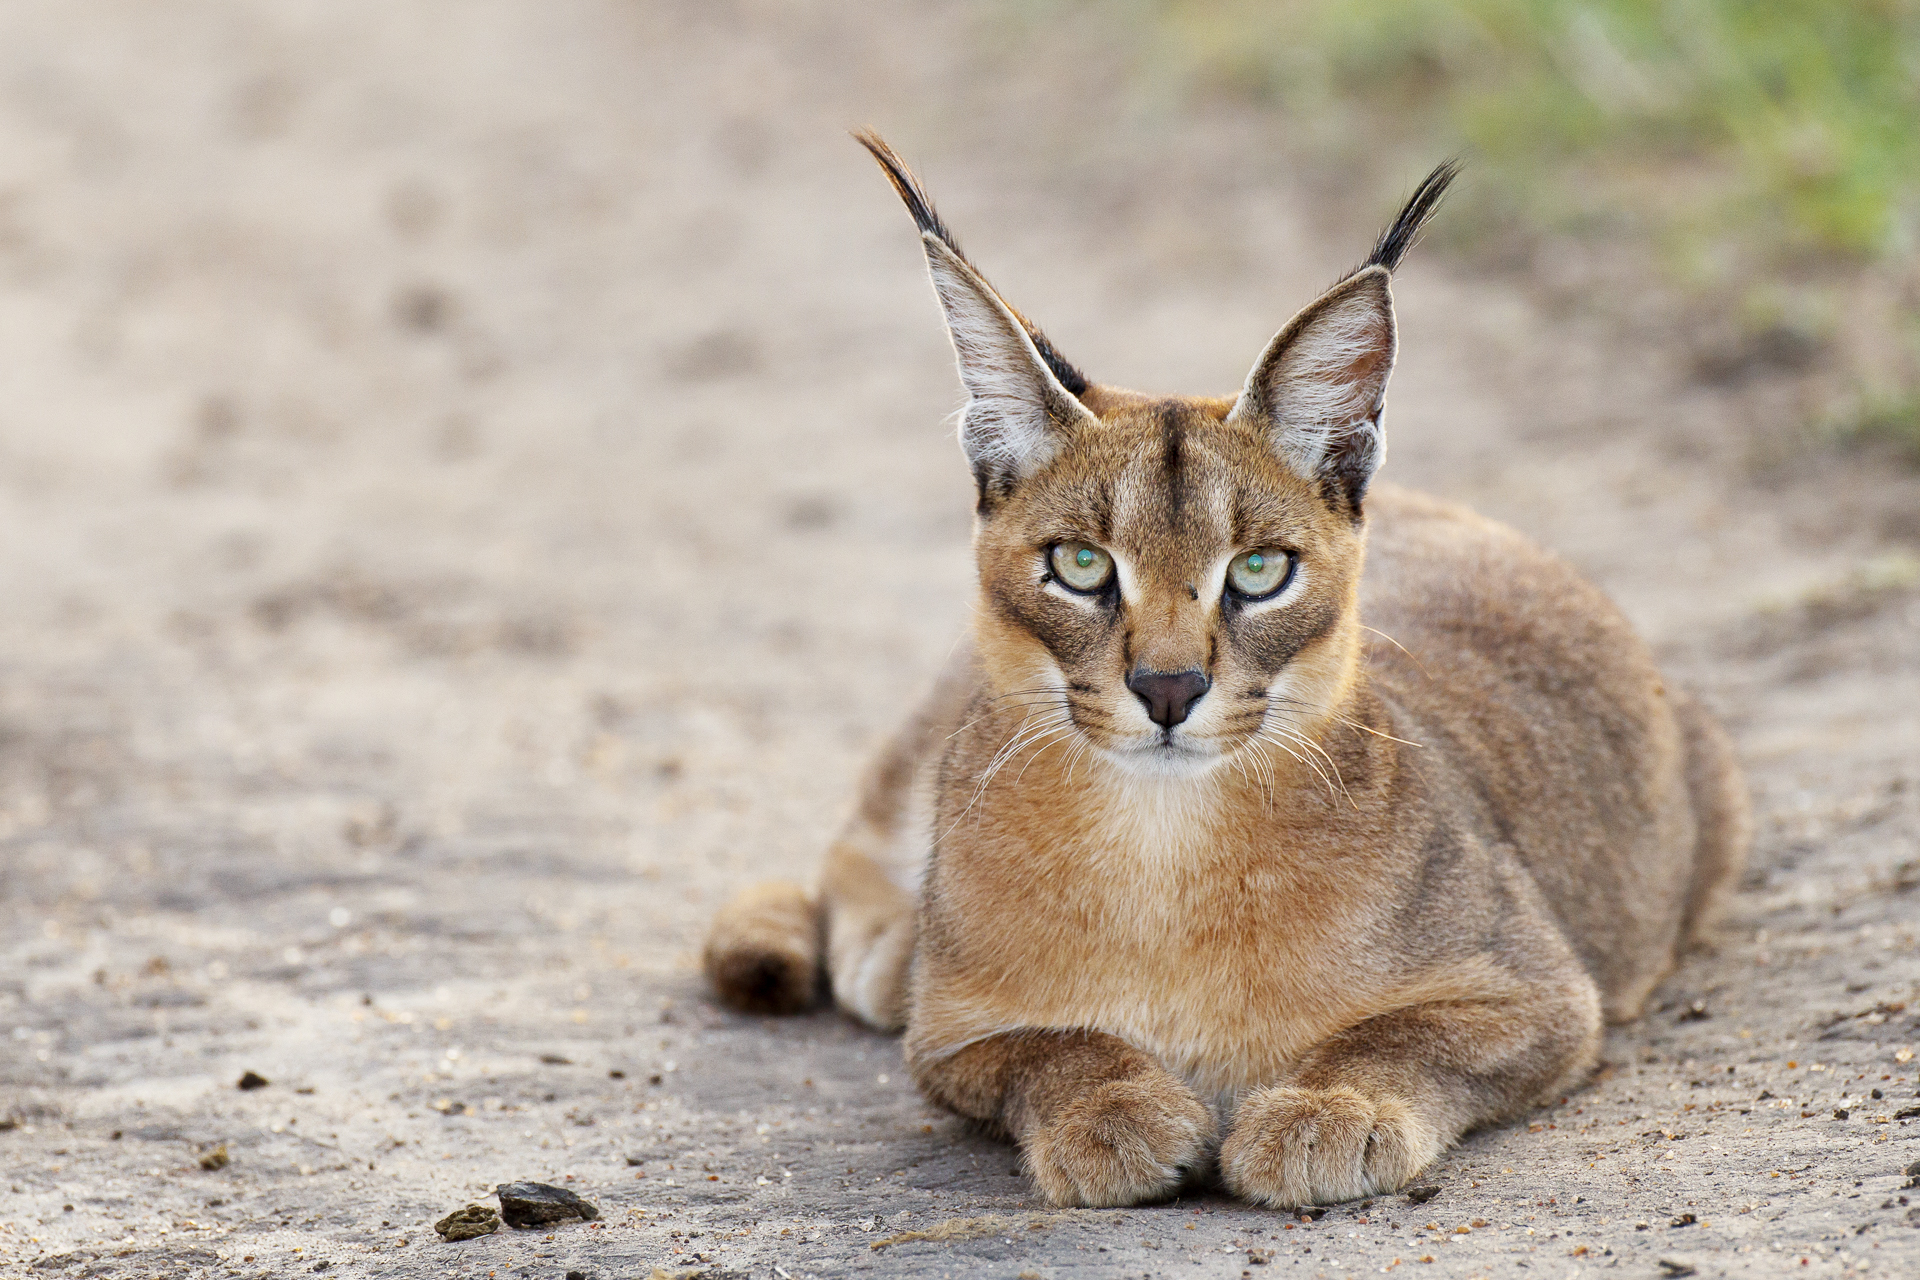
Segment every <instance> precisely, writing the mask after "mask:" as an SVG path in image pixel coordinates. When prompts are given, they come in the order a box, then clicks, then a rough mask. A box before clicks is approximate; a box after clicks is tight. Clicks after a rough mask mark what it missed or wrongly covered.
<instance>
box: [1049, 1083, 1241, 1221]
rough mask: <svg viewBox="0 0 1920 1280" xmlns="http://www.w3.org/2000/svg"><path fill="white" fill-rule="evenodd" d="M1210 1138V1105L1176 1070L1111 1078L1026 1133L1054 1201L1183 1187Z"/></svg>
mask: <svg viewBox="0 0 1920 1280" xmlns="http://www.w3.org/2000/svg"><path fill="white" fill-rule="evenodd" d="M1212 1136H1213V1120H1212V1117H1211V1116H1210V1115H1208V1113H1207V1109H1206V1108H1205V1107H1204V1106H1202V1105H1201V1104H1200V1100H1199V1099H1198V1098H1196V1097H1194V1095H1193V1091H1192V1090H1191V1089H1188V1088H1187V1087H1186V1086H1185V1085H1184V1084H1182V1083H1180V1082H1179V1081H1178V1080H1176V1079H1174V1078H1173V1077H1172V1076H1171V1075H1168V1074H1166V1073H1165V1072H1154V1073H1149V1074H1146V1075H1140V1076H1135V1077H1133V1078H1132V1079H1128V1080H1109V1081H1107V1082H1106V1083H1104V1084H1101V1085H1098V1086H1096V1087H1094V1088H1093V1089H1091V1090H1089V1091H1088V1092H1086V1093H1084V1094H1082V1095H1080V1096H1079V1097H1077V1098H1075V1099H1074V1100H1073V1101H1072V1102H1070V1103H1068V1104H1067V1105H1066V1106H1065V1107H1062V1108H1061V1110H1060V1113H1059V1114H1058V1115H1056V1116H1055V1117H1054V1118H1053V1119H1052V1121H1050V1122H1049V1123H1047V1124H1046V1125H1043V1126H1042V1127H1041V1128H1040V1129H1039V1130H1037V1131H1036V1132H1034V1133H1033V1134H1032V1135H1030V1136H1029V1137H1028V1139H1027V1142H1026V1157H1027V1171H1028V1172H1029V1173H1031V1174H1032V1175H1033V1180H1034V1182H1035V1183H1037V1184H1038V1185H1039V1187H1040V1190H1041V1192H1042V1193H1043V1194H1044V1195H1045V1196H1046V1197H1047V1199H1048V1200H1050V1201H1052V1202H1053V1203H1054V1204H1060V1205H1086V1206H1089V1207H1091V1208H1107V1207H1111V1206H1114V1205H1125V1204H1138V1203H1140V1202H1141V1201H1143V1200H1153V1199H1156V1198H1158V1197H1160V1196H1164V1195H1166V1194H1168V1193H1169V1192H1171V1191H1172V1190H1173V1189H1174V1188H1175V1187H1177V1186H1179V1184H1180V1180H1181V1178H1182V1177H1184V1176H1185V1174H1186V1171H1187V1170H1188V1169H1189V1168H1190V1167H1192V1166H1193V1165H1194V1164H1196V1163H1197V1162H1198V1161H1199V1160H1200V1159H1201V1157H1202V1155H1203V1154H1204V1153H1205V1150H1206V1146H1207V1143H1208V1141H1209V1139H1211V1137H1212Z"/></svg>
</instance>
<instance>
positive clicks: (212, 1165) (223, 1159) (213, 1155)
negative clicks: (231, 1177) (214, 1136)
mask: <svg viewBox="0 0 1920 1280" xmlns="http://www.w3.org/2000/svg"><path fill="white" fill-rule="evenodd" d="M231 1162H232V1157H231V1156H229V1155H228V1154H227V1144H226V1143H224V1142H223V1143H221V1144H220V1145H219V1146H217V1147H215V1148H214V1149H213V1150H211V1151H209V1152H207V1153H206V1154H205V1155H203V1156H201V1157H200V1167H201V1168H202V1169H205V1170H206V1171H207V1172H209V1173H211V1172H213V1171H214V1170H215V1169H224V1168H226V1167H227V1165H228V1164H230V1163H231Z"/></svg>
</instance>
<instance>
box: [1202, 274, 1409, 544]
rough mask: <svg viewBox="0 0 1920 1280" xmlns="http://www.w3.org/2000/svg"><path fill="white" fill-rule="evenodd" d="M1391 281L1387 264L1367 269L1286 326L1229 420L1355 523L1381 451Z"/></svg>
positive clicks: (1389, 366) (1390, 347)
mask: <svg viewBox="0 0 1920 1280" xmlns="http://www.w3.org/2000/svg"><path fill="white" fill-rule="evenodd" d="M1387 279H1388V274H1387V269H1386V268H1385V267H1383V266H1370V267H1364V268H1362V269H1361V270H1360V271H1359V272H1357V273H1356V274H1354V275H1351V276H1348V277H1347V278H1346V279H1345V280H1342V281H1341V282H1340V283H1339V284H1337V285H1335V286H1334V287H1333V288H1331V289H1329V290H1327V291H1326V292H1325V293H1323V294H1321V295H1320V296H1319V297H1318V298H1316V299H1315V300H1314V301H1313V303H1312V304H1311V305H1309V306H1308V307H1306V309H1304V310H1303V311H1301V312H1300V314H1299V315H1297V316H1295V317H1294V318H1293V319H1292V320H1290V321H1288V322H1287V327H1286V328H1284V329H1282V330H1281V331H1280V332H1279V333H1278V334H1276V335H1275V336H1274V339H1273V341H1272V342H1269V343H1268V344H1267V349H1266V350H1265V351H1263V352H1261V353H1260V359H1259V360H1258V361H1256V362H1255V363H1254V366H1253V372H1252V373H1250V374H1248V375H1247V384H1246V386H1245V387H1244V388H1242V389H1241V392H1240V398H1239V399H1238V400H1237V401H1235V402H1234V406H1233V412H1232V413H1231V414H1230V415H1228V418H1227V420H1228V421H1229V422H1239V423H1244V424H1245V425H1247V426H1250V427H1252V428H1253V429H1254V430H1256V431H1258V432H1259V433H1260V434H1261V435H1263V436H1265V437H1266V439H1267V441H1268V443H1269V444H1271V445H1272V447H1273V451H1274V452H1275V453H1277V454H1279V455H1280V458H1281V460H1282V461H1284V462H1285V463H1286V464H1287V466H1288V468H1289V469H1291V470H1292V471H1293V473H1294V474H1295V475H1297V476H1299V477H1300V478H1301V479H1302V480H1311V481H1314V482H1315V483H1316V484H1319V485H1320V486H1321V490H1322V492H1323V493H1325V494H1326V496H1327V498H1328V500H1329V501H1330V502H1335V501H1337V502H1340V503H1343V504H1344V505H1345V506H1346V507H1347V509H1348V511H1349V513H1350V514H1351V515H1353V516H1354V517H1355V518H1356V519H1357V518H1358V517H1359V514H1360V503H1361V499H1362V498H1363V497H1364V496H1365V495H1366V490H1367V482H1368V481H1370V480H1372V479H1373V473H1374V472H1375V471H1376V470H1378V469H1379V466H1380V462H1381V460H1382V459H1383V458H1384V457H1385V456H1386V451H1387V450H1386V439H1385V437H1384V436H1383V435H1382V433H1381V430H1380V413H1381V409H1382V408H1383V407H1384V406H1385V404H1386V398H1387V375H1388V374H1390V373H1392V372H1393V355H1394V341H1395V340H1394V327H1393V296H1392V294H1391V293H1390V292H1389V291H1388V289H1387Z"/></svg>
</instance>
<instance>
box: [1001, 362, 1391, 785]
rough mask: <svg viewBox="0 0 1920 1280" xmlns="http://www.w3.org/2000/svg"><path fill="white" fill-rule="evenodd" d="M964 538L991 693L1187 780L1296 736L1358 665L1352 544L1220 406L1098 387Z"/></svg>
mask: <svg viewBox="0 0 1920 1280" xmlns="http://www.w3.org/2000/svg"><path fill="white" fill-rule="evenodd" d="M1083 394H1085V398H1086V399H1087V400H1088V401H1091V402H1092V403H1093V404H1095V405H1098V406H1099V407H1100V408H1101V410H1102V411H1103V412H1102V415H1101V418H1100V421H1099V422H1098V424H1097V425H1096V424H1083V425H1082V426H1080V427H1079V428H1077V429H1076V431H1075V432H1074V434H1073V436H1072V437H1071V438H1070V439H1069V440H1068V442H1067V443H1066V444H1065V446H1064V447H1063V448H1062V449H1061V450H1060V452H1059V453H1058V455H1057V456H1056V457H1055V458H1054V459H1053V461H1052V462H1051V464H1050V465H1048V466H1047V467H1046V468H1045V469H1044V470H1043V471H1041V472H1040V473H1038V474H1036V475H1034V476H1032V477H1030V478H1028V479H1026V480H1025V481H1023V482H1022V483H1020V484H1019V485H1017V486H1016V487H1015V488H1014V489H1013V490H1012V492H1010V493H1008V494H1007V495H1006V496H1005V497H1004V498H1002V499H1000V500H999V501H998V502H997V503H996V504H995V505H994V507H993V509H992V510H991V512H990V513H988V514H986V515H985V516H984V517H983V519H982V522H981V525H980V530H979V534H978V537H977V539H976V553H977V557H978V563H979V573H980V606H979V613H978V617H977V621H976V633H977V648H978V652H979V654H980V658H981V661H982V663H983V665H984V667H985V673H986V675H987V681H988V684H989V686H990V687H991V688H992V689H993V691H994V692H995V694H997V695H998V697H999V698H1000V700H1001V701H1002V703H1003V704H1004V705H1005V706H1006V707H1009V708H1017V709H1018V710H1019V712H1020V718H1021V719H1022V720H1023V721H1025V722H1027V723H1029V724H1030V725H1031V726H1032V728H1033V730H1034V731H1035V732H1038V733H1059V732H1061V731H1065V734H1066V735H1067V736H1077V737H1079V738H1082V739H1084V741H1085V742H1086V743H1087V744H1088V745H1089V746H1091V747H1094V748H1096V749H1098V750H1100V751H1101V752H1102V753H1104V754H1106V755H1107V756H1108V757H1109V758H1111V759H1113V760H1114V761H1116V762H1117V763H1120V764H1123V765H1124V766H1126V767H1128V768H1130V769H1133V770H1138V771H1142V772H1150V773H1159V774H1173V775H1179V774H1190V773H1194V772H1199V771H1204V770H1206V769H1210V768H1212V767H1214V766H1215V765H1217V764H1219V763H1220V762H1222V761H1223V760H1225V759H1227V758H1229V757H1230V756H1232V755H1233V754H1234V753H1235V752H1237V751H1239V750H1240V749H1242V748H1244V747H1246V746H1248V745H1249V744H1251V743H1255V742H1258V741H1261V740H1263V739H1264V740H1265V741H1266V742H1268V743H1270V744H1272V745H1273V746H1275V747H1277V748H1280V749H1283V750H1291V751H1293V752H1295V753H1296V754H1299V755H1303V756H1311V754H1312V748H1311V746H1310V745H1309V743H1308V742H1307V741H1303V739H1305V738H1307V737H1308V732H1307V731H1308V730H1309V729H1310V728H1311V727H1312V726H1314V725H1317V723H1318V721H1319V713H1320V712H1321V711H1323V710H1324V709H1325V707H1326V706H1327V705H1328V704H1329V703H1330V702H1331V700H1332V697H1333V694H1334V692H1335V691H1336V690H1337V688H1338V687H1339V686H1340V684H1341V683H1342V682H1343V681H1344V680H1345V679H1346V677H1347V675H1348V674H1349V672H1350V669H1351V665H1352V663H1353V661H1354V654H1355V652H1356V643H1355V641H1356V636H1355V634H1354V632H1355V628H1354V625H1353V613H1354V610H1353V603H1354V598H1355V591H1356V585H1357V581H1358V577H1359V572H1360V567H1361V561H1362V558H1363V546H1364V542H1363V538H1362V535H1361V532H1360V526H1359V525H1358V523H1357V522H1356V521H1355V520H1354V519H1353V518H1352V513H1351V512H1350V511H1347V510H1345V509H1342V508H1338V507H1337V504H1336V505H1330V504H1329V502H1328V500H1327V498H1326V497H1325V496H1324V495H1323V494H1322V493H1321V492H1319V491H1317V490H1316V488H1315V486H1313V485H1311V484H1309V483H1307V482H1305V481H1303V480H1301V479H1300V478H1299V477H1298V476H1296V475H1295V474H1294V473H1293V472H1292V470H1291V469H1290V468H1289V467H1288V466H1287V465H1286V463H1284V462H1283V461H1282V460H1281V459H1280V458H1279V457H1278V456H1277V455H1276V454H1275V452H1274V451H1273V449H1272V448H1271V447H1270V445H1269V444H1268V442H1267V440H1266V439H1265V438H1264V437H1263V436H1262V435H1261V434H1260V433H1258V432H1256V431H1254V430H1252V429H1250V428H1249V427H1248V426H1246V425H1244V424H1241V423H1230V422H1226V421H1223V419H1224V418H1226V416H1227V414H1228V412H1229V410H1230V409H1231V402H1230V401H1217V400H1216V401H1207V400H1184V399H1181V400H1176V399H1168V400H1152V399H1148V398H1146V397H1135V396H1129V395H1119V394H1115V393H1112V392H1106V391H1092V392H1089V393H1083Z"/></svg>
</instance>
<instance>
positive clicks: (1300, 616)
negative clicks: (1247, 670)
mask: <svg viewBox="0 0 1920 1280" xmlns="http://www.w3.org/2000/svg"><path fill="white" fill-rule="evenodd" d="M1222 621H1223V622H1224V624H1225V625H1226V626H1228V627H1230V628H1232V630H1233V634H1234V639H1235V641H1236V642H1237V644H1236V647H1237V648H1238V649H1239V650H1240V652H1242V653H1244V654H1245V655H1246V656H1247V661H1248V662H1249V663H1250V664H1252V666H1253V668H1254V669H1255V670H1256V671H1259V672H1261V673H1262V674H1263V675H1266V676H1269V677H1271V676H1272V675H1274V674H1276V673H1277V672H1278V671H1279V670H1280V668H1282V667H1284V666H1286V665H1287V663H1289V662H1291V661H1292V660H1293V657H1294V655H1295V654H1297V653H1299V652H1300V651H1301V650H1302V649H1304V648H1306V647H1307V646H1308V645H1310V644H1312V643H1313V642H1314V641H1316V640H1318V639H1320V638H1321V637H1322V636H1324V635H1326V634H1327V633H1328V632H1329V631H1331V630H1333V628H1334V625H1335V624H1336V623H1338V622H1339V621H1340V611H1339V609H1338V608H1336V607H1335V606H1334V605H1333V604H1332V603H1330V602H1327V601H1313V602H1307V601H1302V602H1301V603H1300V604H1298V605H1294V606H1291V607H1287V606H1283V607H1280V608H1276V609H1268V610H1266V611H1265V612H1263V613H1260V614H1257V615H1255V616H1253V617H1248V616H1247V615H1246V614H1244V613H1242V612H1241V611H1240V610H1238V609H1225V610H1222Z"/></svg>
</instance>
